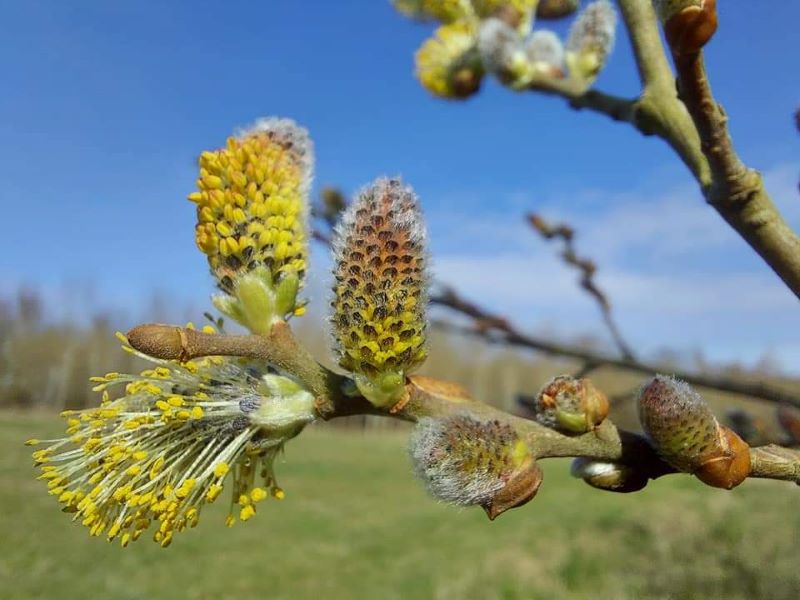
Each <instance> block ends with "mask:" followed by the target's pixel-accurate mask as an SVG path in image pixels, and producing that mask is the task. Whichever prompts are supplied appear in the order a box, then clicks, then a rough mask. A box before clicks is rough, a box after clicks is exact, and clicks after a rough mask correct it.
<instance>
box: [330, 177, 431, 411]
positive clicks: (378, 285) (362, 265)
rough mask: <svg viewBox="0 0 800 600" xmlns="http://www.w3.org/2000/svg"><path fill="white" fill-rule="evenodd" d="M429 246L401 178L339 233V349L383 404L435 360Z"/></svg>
mask: <svg viewBox="0 0 800 600" xmlns="http://www.w3.org/2000/svg"><path fill="white" fill-rule="evenodd" d="M425 241H426V232H425V224H424V221H423V218H422V213H421V212H420V209H419V205H418V201H417V197H416V195H415V194H414V192H413V190H412V189H411V188H410V187H408V186H406V185H404V184H403V183H402V182H401V181H400V179H397V178H392V179H378V180H376V181H375V182H374V183H372V184H371V185H368V186H367V187H365V188H364V189H362V190H361V191H360V192H359V194H358V195H357V197H356V199H355V200H354V201H353V202H352V203H351V204H350V206H349V207H348V208H347V210H346V211H345V212H344V214H343V215H342V220H341V222H340V223H339V225H338V226H337V228H336V232H335V236H334V242H333V254H334V277H335V282H334V287H333V298H332V300H331V308H332V314H331V324H332V329H333V342H334V343H333V348H334V352H335V354H336V357H337V358H338V361H339V364H340V365H341V366H342V367H343V368H344V369H346V370H348V371H350V372H351V373H353V374H355V375H356V376H357V377H356V378H355V379H356V383H357V384H359V388H360V389H361V391H362V393H364V395H365V396H366V397H367V398H368V399H370V400H371V401H373V402H375V403H376V404H384V403H385V402H389V401H390V400H391V398H389V397H388V396H392V395H394V394H395V393H397V392H398V391H399V390H398V389H397V384H399V385H400V386H402V384H403V383H404V378H405V375H406V374H407V373H408V372H409V371H411V370H413V369H414V368H415V367H417V366H419V365H420V364H421V363H422V361H423V360H424V359H425V357H426V356H427V351H426V346H425V341H426V337H425V330H426V326H427V324H426V318H425V310H426V304H427V293H426V292H427V285H428V278H427V271H426V263H427V254H426V250H425ZM362 384H363V385H362ZM387 386H388V388H394V389H384V388H386V387H387ZM369 387H374V388H376V389H374V390H370V389H368V388H369ZM384 392H385V393H386V394H388V396H387V397H385V398H380V397H379V396H381V395H382V394H383V393H384ZM394 399H396V398H394Z"/></svg>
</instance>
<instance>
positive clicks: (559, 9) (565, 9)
mask: <svg viewBox="0 0 800 600" xmlns="http://www.w3.org/2000/svg"><path fill="white" fill-rule="evenodd" d="M579 4H580V2H579V0H539V4H538V5H537V6H536V18H537V19H563V18H564V17H568V16H569V15H571V14H572V13H574V12H575V11H576V10H578V5H579Z"/></svg>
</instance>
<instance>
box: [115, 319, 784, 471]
mask: <svg viewBox="0 0 800 600" xmlns="http://www.w3.org/2000/svg"><path fill="white" fill-rule="evenodd" d="M128 341H129V343H130V344H131V346H132V347H134V348H136V349H137V350H139V351H141V352H144V353H146V354H150V355H151V356H154V357H156V358H162V359H168V360H189V359H191V358H199V357H201V356H209V355H219V354H220V353H221V354H222V355H229V356H242V357H246V358H250V359H257V360H262V361H264V362H267V363H269V364H271V365H272V366H274V367H275V368H277V369H279V370H280V371H282V372H284V373H285V374H287V375H289V376H291V377H293V378H295V379H296V380H298V381H299V382H301V383H303V384H304V385H306V386H307V387H308V389H309V390H311V391H312V392H313V393H314V394H315V396H316V397H317V398H318V403H317V406H318V410H319V415H320V417H322V418H323V419H333V418H336V417H342V416H352V415H355V414H371V415H381V416H385V417H388V418H396V419H402V420H406V421H417V420H419V419H421V418H424V417H435V418H441V417H446V416H449V415H455V414H465V413H466V414H470V415H472V416H474V417H476V418H489V419H497V420H499V421H501V422H504V423H507V424H509V425H511V426H512V427H513V428H514V429H515V430H516V431H517V432H518V434H519V435H520V436H522V437H523V438H524V439H525V441H526V442H527V444H528V446H529V448H530V450H531V452H532V453H533V455H534V456H536V457H537V458H551V457H584V458H591V459H597V460H605V461H610V462H615V463H620V464H624V465H627V466H629V467H632V468H634V469H637V470H638V471H639V472H640V473H642V474H645V475H646V476H647V477H648V478H650V479H655V478H656V477H660V476H662V475H666V474H668V473H674V472H675V469H674V468H672V467H671V466H669V465H668V464H666V463H665V462H664V461H662V460H661V459H660V458H659V457H658V455H657V454H656V452H655V451H654V450H653V448H652V447H651V446H650V444H649V443H648V441H647V440H646V439H645V438H643V437H642V436H640V435H637V434H634V433H630V432H626V431H622V430H619V429H617V427H616V426H614V424H613V423H612V422H611V421H610V420H605V421H603V422H602V423H601V424H600V426H599V427H597V428H596V429H595V430H593V431H591V432H589V433H585V434H583V435H578V436H569V435H564V434H562V433H560V432H558V431H556V430H554V429H551V428H549V427H545V426H544V425H541V424H540V423H537V422H535V421H531V420H528V419H524V418H521V417H516V416H514V415H511V414H508V413H506V412H504V411H501V410H499V409H497V408H494V407H492V406H489V405H488V404H484V403H482V402H479V401H477V400H474V399H473V398H471V397H470V396H469V394H468V393H467V391H466V390H464V389H463V388H462V387H461V386H459V385H457V384H454V383H449V382H444V381H439V380H435V379H431V378H428V377H413V376H412V377H410V378H408V381H407V384H406V390H407V392H408V398H409V400H408V402H407V403H406V404H405V406H404V407H403V408H402V409H401V410H399V411H397V412H392V411H391V410H390V409H380V408H377V407H375V406H373V405H372V404H370V403H369V402H367V401H366V400H365V399H364V398H362V397H361V396H358V395H354V394H349V393H346V392H345V390H346V389H348V382H349V380H348V378H347V377H345V376H343V375H339V374H337V373H333V372H332V371H330V370H328V369H326V368H325V367H324V366H322V365H320V364H319V363H317V362H316V360H314V358H313V357H312V356H311V355H310V354H309V353H308V352H307V351H306V350H305V349H304V348H303V347H302V346H301V345H300V344H299V343H298V342H297V340H296V339H295V338H294V335H293V334H292V332H291V329H290V328H289V327H288V326H287V325H286V324H285V323H278V324H277V325H276V326H274V327H273V330H272V332H271V333H270V334H269V335H264V336H260V335H244V336H229V335H225V334H215V333H202V332H198V331H194V330H189V329H184V328H180V327H173V326H170V325H159V324H150V325H140V326H139V327H136V328H134V329H132V330H131V331H130V332H129V333H128ZM350 387H352V386H350ZM751 456H752V469H751V473H750V476H751V477H762V478H767V479H784V480H791V481H795V482H800V453H797V452H793V451H790V450H787V449H784V448H779V447H774V446H766V447H764V448H756V449H752V450H751Z"/></svg>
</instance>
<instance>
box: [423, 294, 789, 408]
mask: <svg viewBox="0 0 800 600" xmlns="http://www.w3.org/2000/svg"><path fill="white" fill-rule="evenodd" d="M430 301H431V302H432V303H435V304H439V305H442V306H446V307H448V308H450V309H452V310H455V311H458V312H460V313H462V314H464V315H466V316H469V317H472V318H473V319H474V320H475V321H476V325H475V326H473V327H464V326H459V325H455V324H451V323H448V324H441V323H437V325H439V326H440V327H442V326H443V327H446V328H447V329H448V330H449V331H453V332H457V333H461V334H466V335H477V336H480V337H482V338H484V339H486V340H487V341H490V342H495V343H504V344H508V345H511V346H517V347H520V348H530V349H531V350H538V351H540V352H544V353H546V354H552V355H556V356H566V357H569V358H575V359H578V360H581V361H584V362H589V363H596V364H602V365H604V366H609V367H617V368H620V369H625V370H628V371H634V372H637V373H647V374H651V375H652V374H655V373H659V372H662V371H663V368H660V367H659V366H658V365H655V364H649V363H645V362H641V361H639V360H632V359H625V358H618V357H615V356H609V355H607V354H604V353H602V352H596V351H592V350H586V349H584V348H579V347H576V346H569V345H566V344H559V343H556V342H553V341H550V340H543V339H540V338H537V337H534V336H531V335H528V334H525V333H523V332H522V331H520V330H519V329H517V328H516V327H515V326H513V325H512V324H511V323H510V322H509V321H508V320H507V319H505V318H503V317H501V316H498V315H495V314H492V313H490V312H488V311H485V310H484V309H482V308H481V307H479V306H478V305H476V304H474V303H472V302H469V301H467V300H465V299H463V298H461V297H460V296H459V295H458V294H457V293H456V292H455V291H454V290H452V289H449V288H446V289H444V290H443V291H442V292H440V293H439V294H436V295H432V296H431V298H430ZM673 372H674V374H675V375H676V376H677V377H679V378H680V379H683V380H684V381H686V382H688V383H691V384H693V385H697V386H701V387H706V388H710V389H715V390H719V391H723V392H731V393H734V394H740V395H743V396H748V397H751V398H758V399H760V400H765V401H768V402H777V403H780V402H786V403H788V404H792V405H793V406H798V407H800V397H798V396H797V395H795V394H791V393H788V392H784V391H782V390H779V389H777V388H774V387H772V386H770V385H768V384H766V383H763V382H756V383H748V382H740V381H735V380H732V379H729V378H727V377H719V376H716V377H715V376H713V375H703V374H699V373H690V372H685V371H674V370H673Z"/></svg>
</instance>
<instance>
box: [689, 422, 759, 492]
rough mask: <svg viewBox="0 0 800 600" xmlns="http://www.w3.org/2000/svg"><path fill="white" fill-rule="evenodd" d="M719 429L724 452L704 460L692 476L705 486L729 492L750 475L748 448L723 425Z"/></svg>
mask: <svg viewBox="0 0 800 600" xmlns="http://www.w3.org/2000/svg"><path fill="white" fill-rule="evenodd" d="M719 428H720V434H721V440H722V443H723V446H724V451H723V452H722V454H721V455H720V456H717V457H715V458H711V459H708V460H706V461H705V462H704V463H703V464H702V465H700V467H699V468H698V469H697V470H696V471H695V472H694V474H695V476H696V477H697V478H698V479H699V480H700V481H702V482H703V483H705V484H706V485H710V486H713V487H718V488H724V489H726V490H730V489H733V488H735V487H736V486H737V485H739V484H740V483H742V482H743V481H744V480H745V479H747V476H748V475H749V474H750V446H748V445H747V443H746V442H745V441H744V440H743V439H742V438H740V437H739V436H738V435H736V434H735V433H734V432H733V431H732V430H730V429H728V428H727V427H725V426H724V425H720V426H719Z"/></svg>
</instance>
